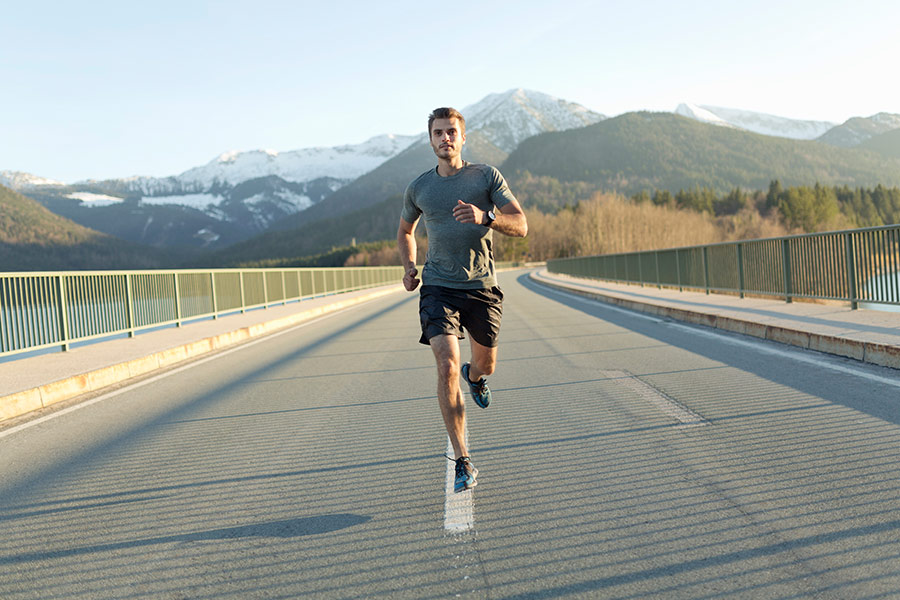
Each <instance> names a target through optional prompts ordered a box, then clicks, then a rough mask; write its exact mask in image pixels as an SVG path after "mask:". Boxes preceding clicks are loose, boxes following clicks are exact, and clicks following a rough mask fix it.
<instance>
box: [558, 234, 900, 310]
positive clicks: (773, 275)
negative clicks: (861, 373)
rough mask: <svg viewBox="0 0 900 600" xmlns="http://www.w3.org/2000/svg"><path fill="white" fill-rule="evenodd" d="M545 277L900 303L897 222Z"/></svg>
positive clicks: (568, 261)
mask: <svg viewBox="0 0 900 600" xmlns="http://www.w3.org/2000/svg"><path fill="white" fill-rule="evenodd" d="M547 269H548V270H549V271H550V272H551V273H562V274H566V275H572V276H575V277H587V278H591V279H604V280H609V281H617V282H624V283H633V284H640V285H655V286H658V287H663V286H665V287H673V288H678V289H679V290H684V289H685V288H687V289H695V290H705V291H706V293H707V294H708V293H710V292H730V293H737V294H739V295H740V296H741V297H742V298H743V297H744V294H753V295H759V296H779V297H783V298H784V299H785V300H786V301H787V302H791V301H792V300H793V299H795V298H808V299H822V300H843V301H847V302H849V303H850V305H851V306H852V307H853V308H858V306H859V303H861V302H864V303H871V304H895V305H896V304H900V225H888V226H885V227H869V228H865V229H853V230H848V231H834V232H827V233H812V234H806V235H794V236H788V237H781V238H770V239H761V240H747V241H741V242H724V243H720V244H710V245H707V246H690V247H685V248H670V249H665V250H648V251H644V252H630V253H624V254H606V255H602V256H585V257H578V258H561V259H555V260H549V261H547Z"/></svg>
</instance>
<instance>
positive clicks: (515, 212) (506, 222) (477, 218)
mask: <svg viewBox="0 0 900 600" xmlns="http://www.w3.org/2000/svg"><path fill="white" fill-rule="evenodd" d="M498 210H499V212H495V213H494V215H495V216H496V217H497V218H496V219H495V220H494V222H493V223H492V224H491V229H493V230H494V231H499V232H500V233H502V234H504V235H510V236H512V237H525V235H526V234H527V233H528V221H527V220H526V219H525V213H524V212H523V211H522V207H521V206H520V205H519V201H518V200H510V201H509V202H508V203H506V204H504V205H503V207H502V208H500V209H498ZM453 216H454V217H455V218H456V220H457V221H459V222H460V223H478V224H479V225H482V224H484V222H485V220H486V214H485V211H483V210H481V209H480V208H478V207H477V206H475V205H474V204H466V203H465V202H463V201H462V200H459V201H457V204H456V206H455V207H454V208H453Z"/></svg>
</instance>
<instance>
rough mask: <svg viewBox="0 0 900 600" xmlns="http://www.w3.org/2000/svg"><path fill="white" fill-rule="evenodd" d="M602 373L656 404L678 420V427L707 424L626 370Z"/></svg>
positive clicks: (695, 414)
mask: <svg viewBox="0 0 900 600" xmlns="http://www.w3.org/2000/svg"><path fill="white" fill-rule="evenodd" d="M602 373H603V374H604V375H605V376H606V377H609V378H610V379H613V380H615V381H616V382H617V383H619V384H621V385H623V386H625V387H626V388H628V390H629V391H631V392H633V393H635V394H637V395H638V396H639V397H640V398H643V399H644V400H646V401H648V402H649V403H650V404H652V405H654V406H656V407H657V408H658V409H660V410H661V411H662V412H664V413H666V414H667V415H669V416H670V417H673V418H674V419H675V420H676V421H679V422H680V423H681V425H678V427H702V426H704V425H709V421H707V420H706V419H704V418H703V417H701V416H700V415H698V414H697V413H695V412H694V411H692V410H691V409H689V408H688V407H687V406H684V405H683V404H681V403H680V402H678V401H677V400H675V399H674V398H672V397H670V396H667V395H666V394H664V393H663V392H661V391H659V390H657V389H656V388H654V387H653V386H651V385H650V384H648V383H646V382H644V381H642V380H640V379H638V378H637V377H635V376H634V375H632V374H631V373H628V372H627V371H602Z"/></svg>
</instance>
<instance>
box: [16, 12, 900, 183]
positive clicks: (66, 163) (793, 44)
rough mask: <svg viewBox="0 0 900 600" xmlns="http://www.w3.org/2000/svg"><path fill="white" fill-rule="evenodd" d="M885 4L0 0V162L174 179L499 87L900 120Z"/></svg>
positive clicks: (347, 135) (421, 123)
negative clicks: (236, 154)
mask: <svg viewBox="0 0 900 600" xmlns="http://www.w3.org/2000/svg"><path fill="white" fill-rule="evenodd" d="M898 31H900V4H898V3H897V2H896V0H853V1H833V0H798V1H792V0H777V1H772V0H757V1H756V2H747V1H746V0H741V1H731V0H718V1H715V2H711V1H697V2H691V1H690V0H688V1H687V2H671V1H669V0H666V1H656V0H652V1H641V0H632V1H627V2H626V1H615V2H612V1H605V0H603V1H598V0H594V1H584V0H553V1H552V2H539V1H536V0H514V1H512V0H511V1H506V0H481V1H479V2H459V3H456V4H449V3H448V4H446V5H441V7H438V5H437V4H435V3H429V2H422V1H421V0H419V1H396V2H394V1H391V0H381V1H380V2H372V1H366V2H354V1H347V0H329V1H327V2H323V1H322V0H315V1H307V0H294V1H287V2H275V1H270V0H253V1H252V2H251V1H244V2H241V1H236V0H222V1H217V2H213V1H208V2H199V1H195V0H178V1H171V0H154V1H152V2H122V1H121V0H116V1H114V2H106V1H95V0H83V1H82V2H70V1H68V0H67V1H54V2H49V1H44V0H29V1H28V2H16V3H6V5H5V6H4V7H3V9H2V12H0V171H6V170H8V171H23V172H27V173H31V174H34V175H38V176H41V177H46V178H50V179H55V180H58V181H63V182H66V183H72V182H75V181H81V180H86V179H106V178H117V177H129V176H134V175H144V176H155V177H163V176H168V175H177V174H179V173H182V172H184V171H186V170H188V169H190V168H192V167H196V166H200V165H204V164H206V163H208V162H209V161H211V160H213V159H215V158H216V157H217V156H218V155H220V154H222V153H223V152H227V151H233V150H237V151H246V150H256V149H271V150H276V151H281V152H284V151H289V150H296V149H299V148H307V147H314V146H336V145H342V144H356V143H360V142H363V141H365V140H367V139H369V138H371V137H373V136H376V135H380V134H385V133H394V134H413V133H418V132H419V131H423V130H424V129H425V122H426V117H427V115H428V113H429V112H430V111H431V110H432V109H433V108H435V107H437V106H454V107H457V108H460V109H461V108H464V107H466V106H468V105H470V104H474V103H475V102H477V101H479V100H480V99H482V98H483V97H485V96H487V95H488V94H492V93H498V92H503V91H506V90H510V89H515V88H525V89H529V90H535V91H539V92H543V93H545V94H549V95H551V96H555V97H557V98H562V99H565V100H568V101H571V102H577V103H579V104H582V105H583V106H586V107H587V108H589V109H591V110H594V111H596V112H599V113H602V114H604V115H606V116H609V117H613V116H616V115H619V114H622V113H625V112H630V111H634V110H655V111H674V110H675V108H676V107H677V105H678V104H679V103H682V102H688V103H693V104H706V105H713V106H723V107H729V108H740V109H746V110H752V111H758V112H764V113H769V114H774V115H779V116H784V117H791V118H797V119H813V120H823V121H832V122H835V123H842V122H844V121H846V120H847V119H849V118H851V117H854V116H871V115H873V114H875V113H878V112H890V113H900V77H898V76H897V67H898V62H900V35H897V32H898Z"/></svg>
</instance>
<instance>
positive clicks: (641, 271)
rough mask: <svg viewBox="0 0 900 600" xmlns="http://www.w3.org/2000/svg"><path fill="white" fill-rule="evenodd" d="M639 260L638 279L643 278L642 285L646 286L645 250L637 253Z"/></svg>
mask: <svg viewBox="0 0 900 600" xmlns="http://www.w3.org/2000/svg"><path fill="white" fill-rule="evenodd" d="M637 261H638V279H640V280H641V287H644V257H643V252H638V253H637Z"/></svg>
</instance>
